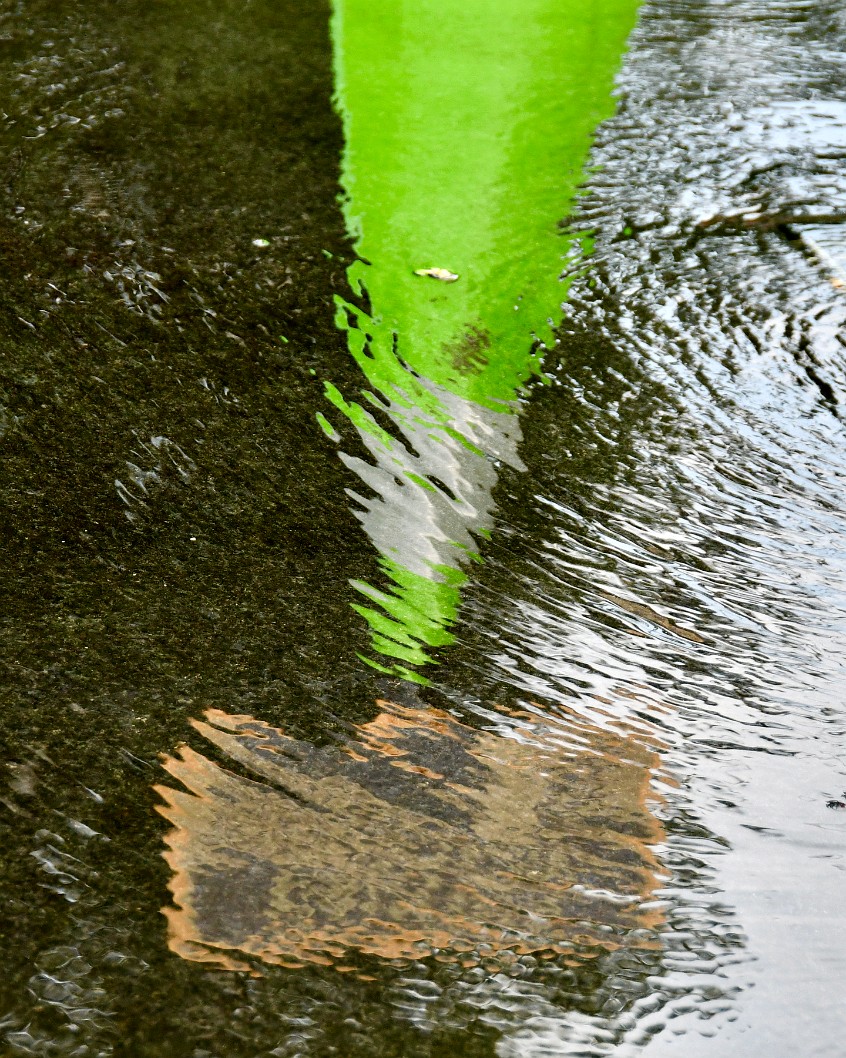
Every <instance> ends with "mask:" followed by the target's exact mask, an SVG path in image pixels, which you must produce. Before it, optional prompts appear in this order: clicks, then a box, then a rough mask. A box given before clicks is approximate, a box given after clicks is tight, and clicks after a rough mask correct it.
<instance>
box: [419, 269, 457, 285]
mask: <svg viewBox="0 0 846 1058" xmlns="http://www.w3.org/2000/svg"><path fill="white" fill-rule="evenodd" d="M414 274H415V275H416V276H429V277H430V278H431V279H440V281H441V282H442V283H454V282H455V281H456V279H458V276H457V275H456V273H455V272H450V270H449V269H448V268H415V269H414Z"/></svg>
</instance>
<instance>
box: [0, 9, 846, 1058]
mask: <svg viewBox="0 0 846 1058" xmlns="http://www.w3.org/2000/svg"><path fill="white" fill-rule="evenodd" d="M0 12H2V16H0V17H2V21H0V47H2V54H3V62H2V65H0V82H2V88H0V110H2V114H3V132H2V144H3V147H2V160H0V165H2V166H4V167H5V172H4V176H3V180H2V187H3V205H2V221H0V253H2V269H0V291H2V298H0V302H1V303H2V314H0V341H2V378H1V379H0V404H2V409H3V410H2V425H3V430H4V436H3V439H2V445H3V455H4V460H3V464H2V466H3V469H2V472H1V473H2V476H1V477H0V482H2V486H1V487H2V490H3V511H4V515H5V517H4V519H3V526H2V534H3V536H2V555H3V566H4V576H3V578H2V587H3V591H4V605H3V607H2V611H0V612H2V622H3V633H4V651H3V663H4V678H3V680H2V687H3V698H4V702H3V709H4V714H3V715H4V724H3V728H4V732H5V736H4V737H5V741H6V745H5V746H4V762H5V767H4V786H3V791H2V795H1V796H2V803H0V811H2V812H3V819H4V871H3V875H2V878H3V881H2V885H3V893H2V899H3V903H2V906H3V908H4V911H5V915H4V921H3V924H2V939H3V954H4V971H5V972H4V974H3V977H2V984H0V992H2V998H3V1015H2V1021H0V1025H2V1033H3V1036H4V1039H5V1042H4V1044H3V1047H4V1048H5V1051H4V1052H3V1053H9V1054H10V1055H14V1054H35V1055H51V1056H52V1055H79V1056H83V1055H85V1056H89V1055H133V1056H134V1055H144V1056H147V1055H150V1056H153V1055H161V1056H170V1055H176V1056H182V1055H185V1056H191V1058H206V1056H209V1055H214V1056H220V1058H224V1056H230V1055H236V1056H240V1055H244V1056H254V1055H269V1054H272V1055H284V1056H288V1055H290V1056H294V1055H318V1056H322V1055H329V1054H340V1055H362V1056H363V1055H379V1056H388V1055H398V1056H399V1055H402V1056H405V1055H415V1056H416V1055H421V1056H430V1055H432V1056H434V1055H450V1056H451V1055H479V1056H481V1055H485V1056H488V1055H497V1056H501V1058H512V1056H514V1058H517V1056H520V1058H522V1056H531V1058H535V1056H542V1055H543V1056H545V1055H556V1056H557V1055H568V1054H572V1055H610V1054H614V1055H634V1054H641V1053H643V1054H646V1055H652V1056H657V1058H662V1056H664V1055H667V1056H670V1055H684V1056H685V1058H690V1056H693V1058H696V1056H700V1055H701V1056H703V1058H707V1056H710V1055H720V1056H721V1058H723V1056H726V1055H731V1056H734V1055H737V1056H741V1055H742V1056H746V1055H750V1054H759V1053H760V1054H764V1053H769V1054H773V1055H778V1056H781V1055H785V1056H787V1055H790V1056H793V1055H797V1054H801V1055H820V1056H822V1055H826V1056H838V1055H840V1054H842V1053H843V1051H844V1044H843V1037H844V1017H843V1014H842V991H843V982H844V979H845V978H846V956H844V950H846V921H844V915H843V884H844V873H843V871H844V827H846V810H841V809H840V808H838V807H836V805H837V804H838V803H840V802H843V801H846V796H844V790H846V765H844V760H843V753H842V750H841V746H842V740H843V735H844V731H846V722H845V721H844V710H843V700H844V688H846V672H844V662H843V656H844V646H846V587H845V586H844V572H845V571H846V552H844V548H843V546H842V544H841V541H842V539H843V538H844V528H846V527H844V524H843V522H844V507H843V502H842V483H843V479H844V473H846V462H844V458H843V455H842V452H843V441H844V429H843V421H842V415H843V410H842V409H843V407H844V402H846V387H844V382H843V379H844V366H846V362H845V361H846V349H844V321H846V288H844V282H845V281H846V237H844V232H843V227H842V225H841V224H839V223H837V220H838V217H840V216H841V215H843V214H844V213H846V164H844V163H846V63H844V54H846V18H844V13H843V11H842V9H841V7H840V5H838V4H835V3H824V2H802V3H759V2H755V0H748V2H745V3H744V2H735V3H730V4H726V3H705V2H692V0H691V2H685V3H681V2H669V0H667V2H660V3H652V4H648V5H647V6H646V7H645V8H643V9H642V12H641V19H640V24H639V27H638V28H637V30H636V31H635V34H634V37H633V38H632V41H631V49H630V53H629V55H628V57H627V59H626V61H625V65H624V68H623V71H622V73H621V75H620V79H619V86H620V95H619V99H618V112H617V115H616V116H615V117H614V118H612V119H611V120H609V121H608V122H606V123H605V124H604V125H603V126H602V128H601V129H600V132H599V138H598V142H597V145H596V148H595V151H594V161H595V163H596V164H597V166H601V168H598V169H597V170H596V172H595V173H594V175H592V176H591V177H590V180H589V183H588V195H587V197H586V198H584V199H583V200H582V201H581V204H580V207H579V211H578V214H577V216H576V217H575V218H574V219H572V220H571V222H570V223H571V224H572V225H573V226H574V227H576V228H579V227H589V228H591V229H592V230H593V232H594V233H595V250H594V255H593V259H592V263H591V268H590V270H589V271H588V272H587V273H586V274H585V275H584V276H583V277H581V278H577V279H576V280H575V282H574V284H573V286H572V287H571V291H570V298H569V301H568V303H567V306H566V308H565V315H564V319H563V323H562V324H561V326H560V328H559V329H558V332H557V336H558V339H559V342H558V344H557V345H556V346H555V347H554V349H552V350H550V352H549V353H548V354H547V356H546V359H545V362H544V370H545V371H546V372H547V374H548V376H549V379H548V382H547V384H541V383H538V384H537V385H535V386H533V387H532V388H531V392H530V393H529V394H528V395H527V396H526V397H525V398H523V401H522V414H521V417H520V424H521V433H522V439H521V440H520V443H519V461H520V464H521V465H522V466H523V467H525V469H518V468H517V466H516V465H515V466H511V465H508V464H507V463H506V464H503V465H502V466H500V467H498V478H497V481H496V484H495V485H492V486H491V488H492V499H493V502H494V508H493V509H494V510H495V516H494V525H493V528H492V531H491V533H490V537H489V539H484V540H480V541H479V550H480V557H481V559H482V561H481V562H480V563H476V564H474V566H473V569H472V575H471V576H470V577H469V580H468V582H467V584H466V585H465V586H464V588H463V595H462V599H463V602H462V608H461V610H460V615H459V620H458V623H457V624H456V625H455V626H454V628H453V630H452V631H453V633H454V635H455V642H454V643H452V645H450V646H449V647H448V648H444V649H443V650H442V651H441V652H440V654H439V656H438V657H437V660H438V661H439V665H438V666H437V667H433V668H432V669H431V671H430V672H429V677H430V679H431V680H432V684H431V686H429V687H426V688H417V687H412V686H410V685H408V684H405V683H403V682H401V681H399V680H394V679H391V678H385V679H384V680H383V679H381V678H380V677H379V675H378V674H377V673H376V672H374V671H373V670H372V669H370V668H368V667H367V666H366V665H363V664H362V663H361V661H360V660H359V659H358V657H357V655H358V654H359V653H366V652H367V651H368V649H369V640H370V636H369V630H368V628H367V625H366V623H365V622H364V621H363V620H362V619H361V618H360V616H359V615H358V614H357V613H356V612H355V611H354V610H353V609H352V608H351V605H350V604H351V602H354V601H355V599H356V595H355V590H354V589H353V588H351V587H350V584H349V582H350V581H351V580H353V581H359V582H368V583H373V584H378V583H379V578H380V576H382V574H381V572H380V570H379V568H378V564H377V557H376V554H375V551H374V549H373V547H372V544H371V542H370V540H369V539H368V537H367V536H366V535H365V533H364V532H363V531H362V528H361V526H360V525H359V521H358V520H357V519H356V517H355V514H354V511H353V510H351V508H350V501H349V498H348V495H347V493H346V491H345V490H347V489H351V490H354V491H358V492H360V491H361V483H360V481H359V480H358V479H357V477H356V475H355V473H354V469H355V468H354V465H352V464H350V465H346V464H344V463H342V462H341V461H340V460H338V459H337V458H336V447H335V444H334V443H333V442H332V441H331V440H330V439H328V438H326V437H325V436H324V435H323V434H322V433H321V432H320V431H319V430H318V429H317V428H316V426H315V418H314V417H315V412H316V411H318V410H321V409H323V410H325V409H326V402H325V399H324V396H323V380H325V379H327V378H331V379H332V380H333V381H334V382H335V383H336V384H337V385H338V386H339V388H341V389H346V390H347V391H353V390H354V389H355V388H356V387H358V388H360V387H361V378H360V375H359V374H358V369H357V368H356V367H355V365H354V364H353V363H352V361H351V360H350V358H349V355H348V351H347V346H346V340H345V337H344V335H343V334H342V333H341V332H339V331H337V330H336V328H335V325H334V323H333V315H334V305H333V297H334V295H335V294H337V293H340V294H341V295H342V296H344V297H346V296H348V290H347V286H346V279H345V273H344V268H345V265H346V264H347V263H349V262H350V261H351V260H352V251H351V246H350V244H349V242H348V239H347V237H346V235H345V228H344V220H343V217H342V214H341V210H340V207H339V205H338V202H337V192H338V180H339V164H340V158H341V152H342V147H343V144H342V137H341V128H340V123H339V120H338V119H337V117H336V116H335V114H334V112H333V109H332V105H331V94H332V70H331V51H330V44H329V35H328V25H329V12H328V10H327V9H325V8H323V7H321V6H316V7H313V8H312V7H308V6H307V5H287V4H279V3H276V4H270V3H260V2H253V3H251V4H248V5H244V4H243V3H237V4H236V3H215V4H202V3H190V4H186V3H182V4H179V5H177V4H175V3H173V4H170V3H167V4H158V5H148V6H147V7H142V6H141V5H137V4H134V3H132V4H130V3H122V4H121V3H118V4H108V5H107V4H97V3H94V2H90V3H85V4H79V3H75V4H70V3H67V4H62V3H56V2H51V3H41V4H38V3H21V4H3V5H2V6H0ZM803 218H804V219H803ZM256 240H259V243H258V244H256ZM265 242H266V243H267V244H268V245H264V243H265ZM281 335H284V336H285V337H286V338H287V342H283V341H281V340H280V336H281ZM346 444H347V446H348V447H349V444H350V442H349V440H348V439H346ZM353 454H354V455H357V456H360V457H362V458H366V457H367V452H366V450H365V448H364V446H362V449H361V450H360V451H358V452H353ZM207 710H216V712H213V713H212V714H211V715H210V716H209V717H208V718H207V719H206V720H205V721H202V722H201V723H202V725H204V726H200V727H199V729H198V728H197V727H196V726H194V727H192V726H191V721H197V720H198V719H199V718H202V717H203V715H204V714H205V713H206V712H207ZM181 743H187V745H186V746H184V747H183V748H181V749H178V748H177V747H179V746H180V744H181ZM398 764H399V765H400V767H397V766H396V765H398ZM421 780H425V782H423V781H421ZM154 786H157V787H159V788H160V789H162V788H164V789H162V792H160V793H156V792H155V791H154V790H153V787H154ZM168 791H170V792H168ZM192 794H193V795H194V796H192ZM196 795H199V796H196ZM829 804H832V805H834V807H829ZM157 808H158V810H159V811H162V810H164V811H165V812H166V813H167V814H168V818H169V821H168V820H166V819H163V818H162V817H161V816H160V815H159V814H158V813H157ZM167 843H169V844H167ZM166 849H167V850H169V851H168V860H167V861H166V860H165V858H164V857H163V855H162V853H163V851H165V850H166ZM534 872H537V873H534ZM562 879H564V880H565V882H566V884H562V881H561V880H562ZM574 880H575V882H576V884H573V881H574ZM168 886H170V887H171V889H170V890H169V888H168ZM556 886H557V888H556ZM180 887H181V888H180ZM174 900H176V902H174ZM162 907H165V908H166V909H167V912H168V918H167V919H166V918H165V917H164V916H163V915H162V914H161V913H160V909H161V908H162ZM480 908H481V909H482V910H480ZM168 923H169V927H168ZM168 928H170V932H168ZM421 938H428V943H426V944H422V943H421ZM227 960H228V961H229V964H230V965H231V966H233V967H234V966H235V965H236V964H237V968H234V969H225V968H222V967H223V966H224V965H225V964H226V962H227Z"/></svg>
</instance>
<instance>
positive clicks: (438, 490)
mask: <svg viewBox="0 0 846 1058" xmlns="http://www.w3.org/2000/svg"><path fill="white" fill-rule="evenodd" d="M636 7H637V3H636V0H592V2H591V3H588V4H586V3H583V2H580V0H462V2H461V3H456V2H454V0H453V2H449V0H447V2H444V0H440V2H436V0H413V2H412V0H335V2H334V15H333V42H334V60H335V74H336V89H337V101H338V107H339V110H340V112H341V115H342V118H343V122H344V131H345V137H346V149H345V155H344V160H343V174H342V178H343V185H344V189H345V192H346V199H345V214H346V219H347V224H348V227H349V230H350V233H351V234H352V235H353V236H354V238H355V243H356V250H357V252H358V254H359V257H360V258H361V259H360V260H359V261H357V262H356V263H355V264H354V265H352V267H351V268H350V269H349V279H350V282H351V284H352V287H353V290H354V291H355V292H356V294H358V295H360V296H361V297H362V299H363V300H364V301H365V302H366V303H367V302H369V304H367V308H366V310H365V308H363V307H361V306H360V305H353V304H350V303H348V302H346V301H342V300H340V299H339V301H338V323H339V326H341V327H343V328H344V329H345V330H346V332H347V335H348V341H349V348H350V352H351V353H352V355H353V356H354V357H355V359H356V361H357V362H358V364H359V365H360V367H361V369H362V371H363V373H364V375H365V378H366V382H367V385H368V388H367V389H366V390H364V391H363V392H362V395H361V397H360V398H359V399H357V400H351V399H348V398H347V397H345V396H344V395H343V394H341V393H340V392H339V391H338V390H337V389H336V388H335V387H334V386H332V385H331V384H327V395H328V397H329V400H330V401H331V402H332V403H333V404H334V405H335V407H336V408H337V409H338V410H339V411H340V412H342V413H343V415H344V416H346V418H347V419H348V420H349V421H350V422H351V423H352V424H353V426H354V427H355V429H356V431H357V432H358V434H359V436H360V438H361V440H362V441H363V442H364V445H365V446H366V448H367V450H368V452H369V455H370V457H371V459H372V462H370V461H367V460H365V459H362V458H360V457H355V456H351V455H348V454H344V453H342V455H341V458H342V459H343V460H344V461H345V462H346V463H347V465H348V466H350V468H351V469H353V470H354V471H355V473H356V474H357V475H358V476H359V477H360V478H361V480H362V482H363V483H364V485H365V486H366V489H367V492H368V495H366V496H355V497H354V498H355V500H356V502H357V504H358V506H359V510H358V517H359V519H360V520H361V522H362V524H363V526H364V529H365V531H366V532H367V534H368V536H369V537H370V539H371V540H372V542H373V544H374V545H375V546H376V548H377V549H378V551H379V553H380V557H381V562H382V565H383V568H384V570H385V575H386V584H387V585H388V587H385V588H382V589H378V588H375V587H373V586H371V585H367V584H363V583H359V584H357V585H356V586H357V587H358V589H359V590H360V591H361V593H362V594H363V595H364V597H365V598H366V600H367V602H366V603H364V604H361V605H360V606H358V607H357V608H358V609H359V610H360V611H361V613H362V614H363V616H364V617H365V618H366V619H367V620H368V621H369V623H370V625H371V628H372V631H373V647H374V649H375V651H376V653H377V654H378V655H382V657H383V658H384V659H385V660H384V661H382V662H377V661H374V660H373V659H370V663H371V664H375V665H376V666H377V667H381V668H384V669H385V670H386V671H391V672H396V673H399V674H401V675H403V676H406V677H407V678H410V679H415V680H418V681H420V680H422V679H423V677H422V675H421V674H420V673H419V672H418V668H419V666H421V665H424V664H425V663H426V662H427V661H428V660H430V658H429V654H428V653H427V648H436V647H440V646H444V645H446V644H448V643H449V642H450V641H451V634H450V632H449V627H450V625H451V623H452V621H453V620H454V618H455V615H456V612H457V607H458V602H459V591H460V588H461V584H462V583H463V581H464V579H465V578H466V572H465V570H466V567H467V564H468V562H471V561H473V559H474V558H477V556H476V552H475V548H476V544H475V537H476V536H478V535H479V534H484V532H485V531H487V530H489V529H490V527H491V525H492V518H493V501H492V498H491V496H492V490H493V486H494V484H495V482H496V474H497V466H498V465H499V464H501V463H505V464H508V465H510V466H512V467H518V468H519V466H520V462H519V458H518V455H517V447H518V444H519V440H520V434H519V424H518V416H517V414H516V412H517V411H518V407H519V399H520V395H521V392H522V391H523V387H524V386H525V384H526V383H527V382H528V381H529V380H530V378H531V377H532V376H533V375H536V374H537V373H538V370H539V365H540V354H541V353H542V350H543V345H544V342H545V341H546V340H547V339H548V338H549V337H550V335H551V330H550V327H551V325H552V324H553V323H554V322H555V321H556V320H557V318H558V316H559V310H560V305H561V302H562V301H563V299H564V297H565V294H566V290H565V288H564V285H563V284H562V283H561V281H560V278H559V277H560V275H561V273H562V271H563V270H564V268H565V262H566V259H567V258H568V255H572V254H574V253H575V252H578V250H579V247H577V246H576V245H574V239H573V237H572V236H569V235H566V234H563V233H562V231H561V229H560V227H559V224H558V221H559V220H560V218H561V217H562V216H563V215H564V214H566V212H567V211H568V208H569V204H570V202H571V201H572V199H573V197H574V195H575V194H576V190H577V188H578V185H579V183H580V181H581V179H582V175H583V167H584V164H585V160H586V158H587V153H588V149H589V146H590V141H591V136H592V133H593V131H594V129H595V128H596V125H597V124H598V122H599V121H600V120H601V119H602V118H603V117H605V116H607V115H608V114H609V113H610V111H611V109H612V103H611V94H610V90H611V85H612V81H613V76H614V73H615V71H616V69H617V67H618V65H619V62H620V57H621V54H622V51H623V48H624V45H625V40H626V37H627V36H628V34H629V32H630V30H631V28H632V25H633V22H634V17H635V11H636ZM425 269H444V270H447V271H448V272H450V273H453V274H455V275H457V276H458V279H457V280H455V281H454V282H442V281H439V280H438V279H436V278H430V277H429V276H425V275H419V274H417V273H418V272H419V271H420V270H425ZM324 428H325V429H326V430H327V432H329V433H330V434H331V435H332V436H335V435H334V430H333V427H332V426H331V425H330V424H329V423H328V422H327V421H326V420H324Z"/></svg>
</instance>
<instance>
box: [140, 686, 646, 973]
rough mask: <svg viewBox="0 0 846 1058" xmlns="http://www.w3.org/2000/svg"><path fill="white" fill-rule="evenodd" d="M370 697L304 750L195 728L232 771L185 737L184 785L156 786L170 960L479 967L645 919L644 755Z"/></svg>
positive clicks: (219, 718)
mask: <svg viewBox="0 0 846 1058" xmlns="http://www.w3.org/2000/svg"><path fill="white" fill-rule="evenodd" d="M380 707H381V708H382V712H381V713H380V714H379V715H378V716H377V717H376V719H375V720H373V721H372V722H370V723H368V724H366V725H363V726H361V727H360V728H355V729H353V731H352V732H351V736H350V737H349V738H348V739H347V740H345V741H344V742H342V743H339V744H333V745H331V746H329V747H323V748H318V747H315V746H313V745H311V744H308V743H303V742H298V741H296V740H294V739H292V738H290V737H288V736H287V735H285V734H284V733H283V732H282V731H279V730H277V729H276V728H273V727H270V726H269V725H267V724H264V723H262V722H260V721H258V720H255V719H253V718H252V717H249V716H232V715H229V714H227V713H223V712H220V711H216V710H213V711H210V712H209V713H207V714H206V720H205V722H202V721H196V722H195V725H194V726H195V727H196V728H197V730H198V731H199V732H200V733H201V734H202V735H203V736H204V737H205V738H207V739H208V740H209V742H211V743H212V744H213V745H214V746H216V747H217V749H218V750H220V751H222V752H223V753H224V754H225V755H226V756H227V757H229V758H230V759H232V760H233V761H235V762H237V764H238V765H240V769H239V772H240V773H239V774H236V773H235V772H233V771H230V770H228V769H226V768H224V767H221V766H220V765H218V764H216V763H214V762H213V761H211V760H209V759H208V758H207V757H205V756H203V755H202V754H200V753H197V752H196V751H195V750H193V749H191V748H189V747H188V746H184V747H182V748H181V750H180V753H179V756H176V757H171V758H168V759H167V760H166V762H165V767H166V769H167V771H168V772H169V773H170V775H171V776H172V777H173V778H174V779H176V780H178V781H179V783H180V784H181V786H182V787H183V788H184V789H182V790H176V789H173V788H171V787H168V786H160V787H158V788H157V789H158V792H159V793H160V794H161V796H162V797H163V798H164V801H165V804H164V805H162V806H160V808H159V811H160V812H161V813H162V814H163V815H164V816H165V817H166V818H167V819H168V820H169V821H170V822H171V823H172V824H173V829H172V831H171V832H170V834H169V837H168V846H169V851H168V852H167V853H166V856H167V859H168V862H169V864H170V866H171V868H172V870H173V879H172V883H171V890H172V893H173V898H174V905H175V906H174V907H172V908H169V909H167V910H166V914H167V916H168V919H169V924H170V943H171V947H172V948H173V950H174V951H175V952H177V953H178V954H180V955H182V956H184V957H186V958H189V959H195V960H200V961H205V962H211V963H216V964H218V965H220V966H225V967H229V968H237V967H244V968H246V966H247V965H249V964H248V963H246V962H244V960H243V956H250V957H252V959H259V960H263V961H264V962H266V963H275V964H282V965H298V964H302V963H305V962H318V963H326V962H328V961H331V962H333V963H335V964H338V965H342V964H343V961H344V958H345V956H347V955H349V954H350V953H351V952H364V953H367V954H370V955H375V956H379V957H382V958H385V959H407V958H420V957H424V956H426V955H431V954H437V953H439V952H440V953H442V954H446V955H448V956H449V957H455V958H457V959H459V960H461V961H462V962H463V963H464V964H465V965H471V964H474V963H483V964H485V965H489V964H490V962H491V961H492V960H496V959H497V957H498V956H500V955H502V953H504V952H506V951H507V952H509V953H516V954H526V953H529V952H535V953H538V952H547V953H551V954H559V955H562V954H567V953H576V952H578V951H580V950H584V946H588V949H589V950H594V949H595V948H596V947H599V948H600V949H603V950H607V949H608V948H613V947H617V946H619V945H620V944H621V943H625V937H626V935H627V933H628V932H629V931H630V930H631V929H632V928H634V927H644V926H645V927H653V926H655V925H657V915H658V913H657V912H656V911H655V910H654V907H653V908H652V909H647V906H646V902H647V901H648V898H649V895H650V893H651V891H652V889H653V888H654V887H655V884H656V883H655V868H656V861H655V858H654V855H653V852H652V850H651V846H652V845H653V844H654V843H655V842H656V841H657V840H658V839H659V838H660V831H659V826H658V823H657V822H656V820H655V818H654V817H653V816H652V815H651V813H650V812H649V810H648V808H647V798H648V797H649V778H650V771H651V767H652V765H653V763H654V755H653V754H652V753H651V751H648V750H646V749H644V748H642V747H641V746H639V745H638V744H636V743H635V742H634V741H633V740H630V739H628V738H626V737H624V736H623V735H618V734H614V733H609V732H608V731H605V730H603V731H600V730H598V729H595V728H588V727H586V726H585V724H584V722H583V721H577V720H576V719H575V718H574V719H573V720H572V722H568V723H566V724H564V723H562V722H561V721H556V720H552V719H549V718H546V717H540V716H535V715H533V714H528V713H521V714H518V715H509V716H507V717H504V718H502V717H500V718H498V724H497V730H496V731H490V730H488V731H479V730H476V729H475V728H471V727H469V726H466V725H465V724H462V723H460V722H459V721H457V720H456V719H455V718H453V717H452V716H450V715H448V714H446V713H443V712H439V711H437V710H433V709H425V710H423V709H409V708H405V707H401V706H397V705H394V704H391V703H387V702H381V703H380ZM247 776H249V777H247ZM638 935H639V936H641V937H642V936H643V934H641V933H639V934H638ZM638 943H640V944H643V943H644V941H643V940H642V939H641V940H640V941H639V942H638ZM511 957H513V955H512V956H511Z"/></svg>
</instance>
